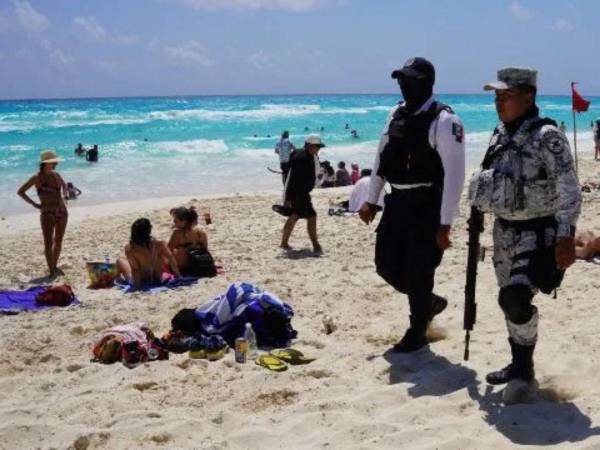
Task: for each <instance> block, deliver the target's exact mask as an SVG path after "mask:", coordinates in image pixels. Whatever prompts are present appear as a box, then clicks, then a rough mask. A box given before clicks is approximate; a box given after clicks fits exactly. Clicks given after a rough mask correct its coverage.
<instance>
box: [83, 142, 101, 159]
mask: <svg viewBox="0 0 600 450" xmlns="http://www.w3.org/2000/svg"><path fill="white" fill-rule="evenodd" d="M85 159H86V161H89V162H98V146H97V145H96V144H94V146H93V147H92V148H90V149H89V150H88V151H87V153H86V154H85Z"/></svg>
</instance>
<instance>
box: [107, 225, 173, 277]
mask: <svg viewBox="0 0 600 450" xmlns="http://www.w3.org/2000/svg"><path fill="white" fill-rule="evenodd" d="M125 256H126V259H123V258H119V259H117V273H118V276H120V277H121V278H124V279H125V280H126V281H127V282H129V283H131V284H132V285H133V286H134V287H136V288H139V287H141V286H142V285H144V284H155V283H160V282H162V281H163V279H162V275H163V273H164V272H172V273H173V274H175V276H176V277H181V273H180V272H179V268H178V267H177V262H176V261H175V258H174V256H173V253H171V250H169V247H168V246H167V243H166V242H165V241H159V240H158V239H154V238H153V237H152V224H151V223H150V221H149V220H148V219H146V218H141V219H137V220H136V221H135V222H133V225H131V238H130V240H129V244H127V245H126V246H125ZM169 269H170V270H169Z"/></svg>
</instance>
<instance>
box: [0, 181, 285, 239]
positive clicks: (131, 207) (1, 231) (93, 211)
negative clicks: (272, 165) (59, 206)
mask: <svg viewBox="0 0 600 450" xmlns="http://www.w3.org/2000/svg"><path fill="white" fill-rule="evenodd" d="M274 195H281V192H280V191H277V190H272V191H269V190H263V191H256V192H250V191H248V192H235V193H231V194H228V193H218V194H201V195H193V194H190V195H176V196H164V197H149V198H145V199H142V200H124V201H120V202H107V203H97V204H94V205H81V206H78V205H73V204H72V203H71V204H70V205H67V208H68V211H69V224H68V226H67V227H69V226H72V225H76V224H79V223H81V222H84V221H87V220H92V219H101V218H106V217H111V216H118V215H122V214H130V213H134V212H138V213H139V212H142V211H143V212H151V211H154V210H157V209H164V208H167V207H174V206H177V205H180V204H187V203H190V202H193V201H208V200H225V199H229V198H237V197H252V196H253V197H269V196H274ZM37 227H39V212H35V211H34V212H28V213H16V214H4V215H3V216H2V218H1V220H0V236H9V235H12V234H15V233H19V232H21V231H30V230H32V229H35V228H37Z"/></svg>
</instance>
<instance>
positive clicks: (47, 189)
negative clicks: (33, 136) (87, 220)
mask: <svg viewBox="0 0 600 450" xmlns="http://www.w3.org/2000/svg"><path fill="white" fill-rule="evenodd" d="M60 161H62V160H61V159H60V158H59V157H58V155H57V154H56V153H55V152H54V151H53V150H45V151H43V152H42V153H41V155H40V170H39V172H38V173H37V174H35V175H33V176H32V177H31V178H29V180H27V181H26V182H25V184H23V186H21V187H20V188H19V190H18V192H17V194H18V195H19V196H20V197H21V198H22V199H23V200H25V201H26V202H27V203H29V204H30V205H32V206H33V207H35V208H37V209H39V210H40V222H41V225H42V234H43V236H44V254H45V256H46V264H47V265H48V271H49V275H50V277H54V276H56V275H59V274H60V271H59V270H58V259H59V257H60V252H61V250H62V242H63V237H64V235H65V230H66V228H67V221H68V217H69V214H68V212H67V207H66V205H65V201H64V198H65V197H66V196H67V195H68V192H67V185H66V183H65V182H64V181H63V179H62V177H61V176H60V175H59V174H58V172H56V170H55V169H56V166H57V165H58V163H59V162H60ZM34 186H35V188H36V190H37V195H38V198H39V203H36V202H35V201H34V200H33V199H32V198H31V197H29V195H27V191H28V190H29V189H30V188H32V187H34Z"/></svg>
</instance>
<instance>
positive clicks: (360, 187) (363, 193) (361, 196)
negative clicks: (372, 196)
mask: <svg viewBox="0 0 600 450" xmlns="http://www.w3.org/2000/svg"><path fill="white" fill-rule="evenodd" d="M371 173H372V171H371V169H363V170H361V171H360V178H359V180H358V181H357V182H356V184H355V185H354V188H352V193H351V194H350V200H349V202H348V211H350V212H353V213H355V212H358V211H359V210H360V207H361V206H362V205H363V204H365V202H367V201H368V200H369V187H370V186H371ZM384 194H385V192H384V191H383V190H382V191H381V193H380V194H379V198H378V200H377V205H378V206H380V207H381V208H383V195H384Z"/></svg>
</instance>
